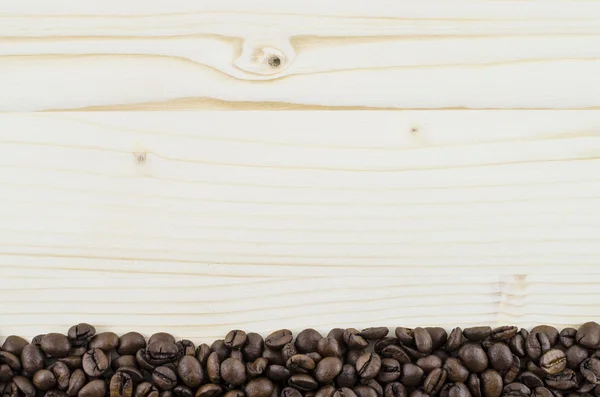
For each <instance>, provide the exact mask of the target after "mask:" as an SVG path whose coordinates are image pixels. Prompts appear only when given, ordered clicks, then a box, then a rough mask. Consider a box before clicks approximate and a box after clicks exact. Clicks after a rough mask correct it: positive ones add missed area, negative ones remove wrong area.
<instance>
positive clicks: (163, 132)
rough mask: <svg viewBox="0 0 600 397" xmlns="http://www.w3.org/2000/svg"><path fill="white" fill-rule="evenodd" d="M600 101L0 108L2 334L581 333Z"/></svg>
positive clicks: (591, 276)
mask: <svg viewBox="0 0 600 397" xmlns="http://www.w3.org/2000/svg"><path fill="white" fill-rule="evenodd" d="M599 131H600V112H598V111H558V112H556V111H403V112H384V111H378V112H368V111H363V112H236V113H232V112H219V111H217V112H210V111H203V112H193V111H192V112H108V113H104V112H92V113H82V112H73V113H24V114H0V153H1V154H2V155H1V156H0V202H1V204H2V205H0V272H1V274H2V277H1V283H2V288H0V333H1V335H8V334H12V333H16V334H21V335H24V336H28V337H31V336H34V335H35V334H37V333H42V332H48V331H50V330H56V331H62V332H65V331H66V329H67V328H68V326H69V325H71V324H73V323H76V322H78V321H89V322H92V323H95V324H98V328H99V329H101V330H102V329H111V330H116V331H117V332H125V331H127V330H130V329H139V330H141V331H143V332H145V333H151V332H153V331H156V330H159V329H168V330H170V331H171V332H173V333H175V334H176V335H178V336H181V337H190V338H193V339H194V340H202V341H209V340H211V339H214V338H216V337H219V336H223V335H224V333H225V332H226V331H227V330H228V329H230V328H244V329H249V330H256V331H261V332H267V331H269V330H273V329H277V328H281V327H289V328H291V329H294V330H298V329H301V328H304V327H310V326H312V327H316V328H317V329H320V330H326V329H327V328H330V327H333V326H349V325H353V326H356V327H359V328H360V327H361V326H368V325H378V324H383V325H389V326H392V327H393V326H397V325H409V326H410V325H433V324H437V325H442V326H446V327H450V326H452V325H456V324H458V325H466V324H478V323H489V324H503V323H512V324H518V325H523V326H528V325H532V324H535V323H539V322H545V323H546V322H547V323H551V324H556V325H559V326H563V325H575V324H579V323H581V322H583V321H585V320H588V319H597V316H598V304H597V302H598V300H599V298H600V293H599V292H598V291H600V288H599V287H600V267H598V259H599V258H600V234H599V233H598V230H599V226H600V210H599V208H600V132H599Z"/></svg>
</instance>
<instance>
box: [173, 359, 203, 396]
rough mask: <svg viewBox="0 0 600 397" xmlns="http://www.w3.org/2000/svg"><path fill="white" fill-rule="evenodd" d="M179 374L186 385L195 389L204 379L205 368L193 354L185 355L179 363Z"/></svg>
mask: <svg viewBox="0 0 600 397" xmlns="http://www.w3.org/2000/svg"><path fill="white" fill-rule="evenodd" d="M177 374H178V375H179V378H180V379H181V380H182V382H183V383H185V385H186V386H188V387H191V388H193V389H195V388H196V387H198V386H200V385H201V384H202V382H203V381H204V370H203V369H202V365H201V364H200V361H198V359H196V358H195V357H192V356H184V357H182V358H181V360H179V363H177Z"/></svg>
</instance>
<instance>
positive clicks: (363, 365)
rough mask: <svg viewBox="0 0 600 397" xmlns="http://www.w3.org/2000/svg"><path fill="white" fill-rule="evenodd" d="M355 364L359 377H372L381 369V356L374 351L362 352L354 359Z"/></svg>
mask: <svg viewBox="0 0 600 397" xmlns="http://www.w3.org/2000/svg"><path fill="white" fill-rule="evenodd" d="M355 366H356V373H357V374H358V376H360V377H361V379H373V378H375V377H376V376H377V373H378V372H379V370H380V369H381V357H379V355H378V354H375V353H363V354H362V355H361V356H360V357H359V358H358V359H357V360H356V365H355Z"/></svg>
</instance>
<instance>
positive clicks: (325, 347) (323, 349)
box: [317, 338, 343, 358]
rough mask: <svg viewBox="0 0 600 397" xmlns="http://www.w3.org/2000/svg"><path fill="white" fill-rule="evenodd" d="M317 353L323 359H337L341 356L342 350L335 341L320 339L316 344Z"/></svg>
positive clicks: (332, 339)
mask: <svg viewBox="0 0 600 397" xmlns="http://www.w3.org/2000/svg"><path fill="white" fill-rule="evenodd" d="M317 352H318V353H319V354H320V355H321V356H323V357H339V358H341V357H342V355H343V351H342V348H341V347H340V344H339V343H338V341H337V339H334V338H321V339H320V340H319V342H317Z"/></svg>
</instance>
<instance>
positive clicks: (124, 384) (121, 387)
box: [108, 372, 133, 397]
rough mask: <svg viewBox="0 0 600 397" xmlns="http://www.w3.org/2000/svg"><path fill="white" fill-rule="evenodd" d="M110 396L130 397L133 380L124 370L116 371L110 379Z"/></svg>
mask: <svg viewBox="0 0 600 397" xmlns="http://www.w3.org/2000/svg"><path fill="white" fill-rule="evenodd" d="M108 389H109V390H110V397H132V396H133V381H132V380H131V377H130V376H129V375H128V374H126V373H125V372H117V373H116V374H114V375H113V377H112V378H111V379H110V385H109V387H108Z"/></svg>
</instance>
